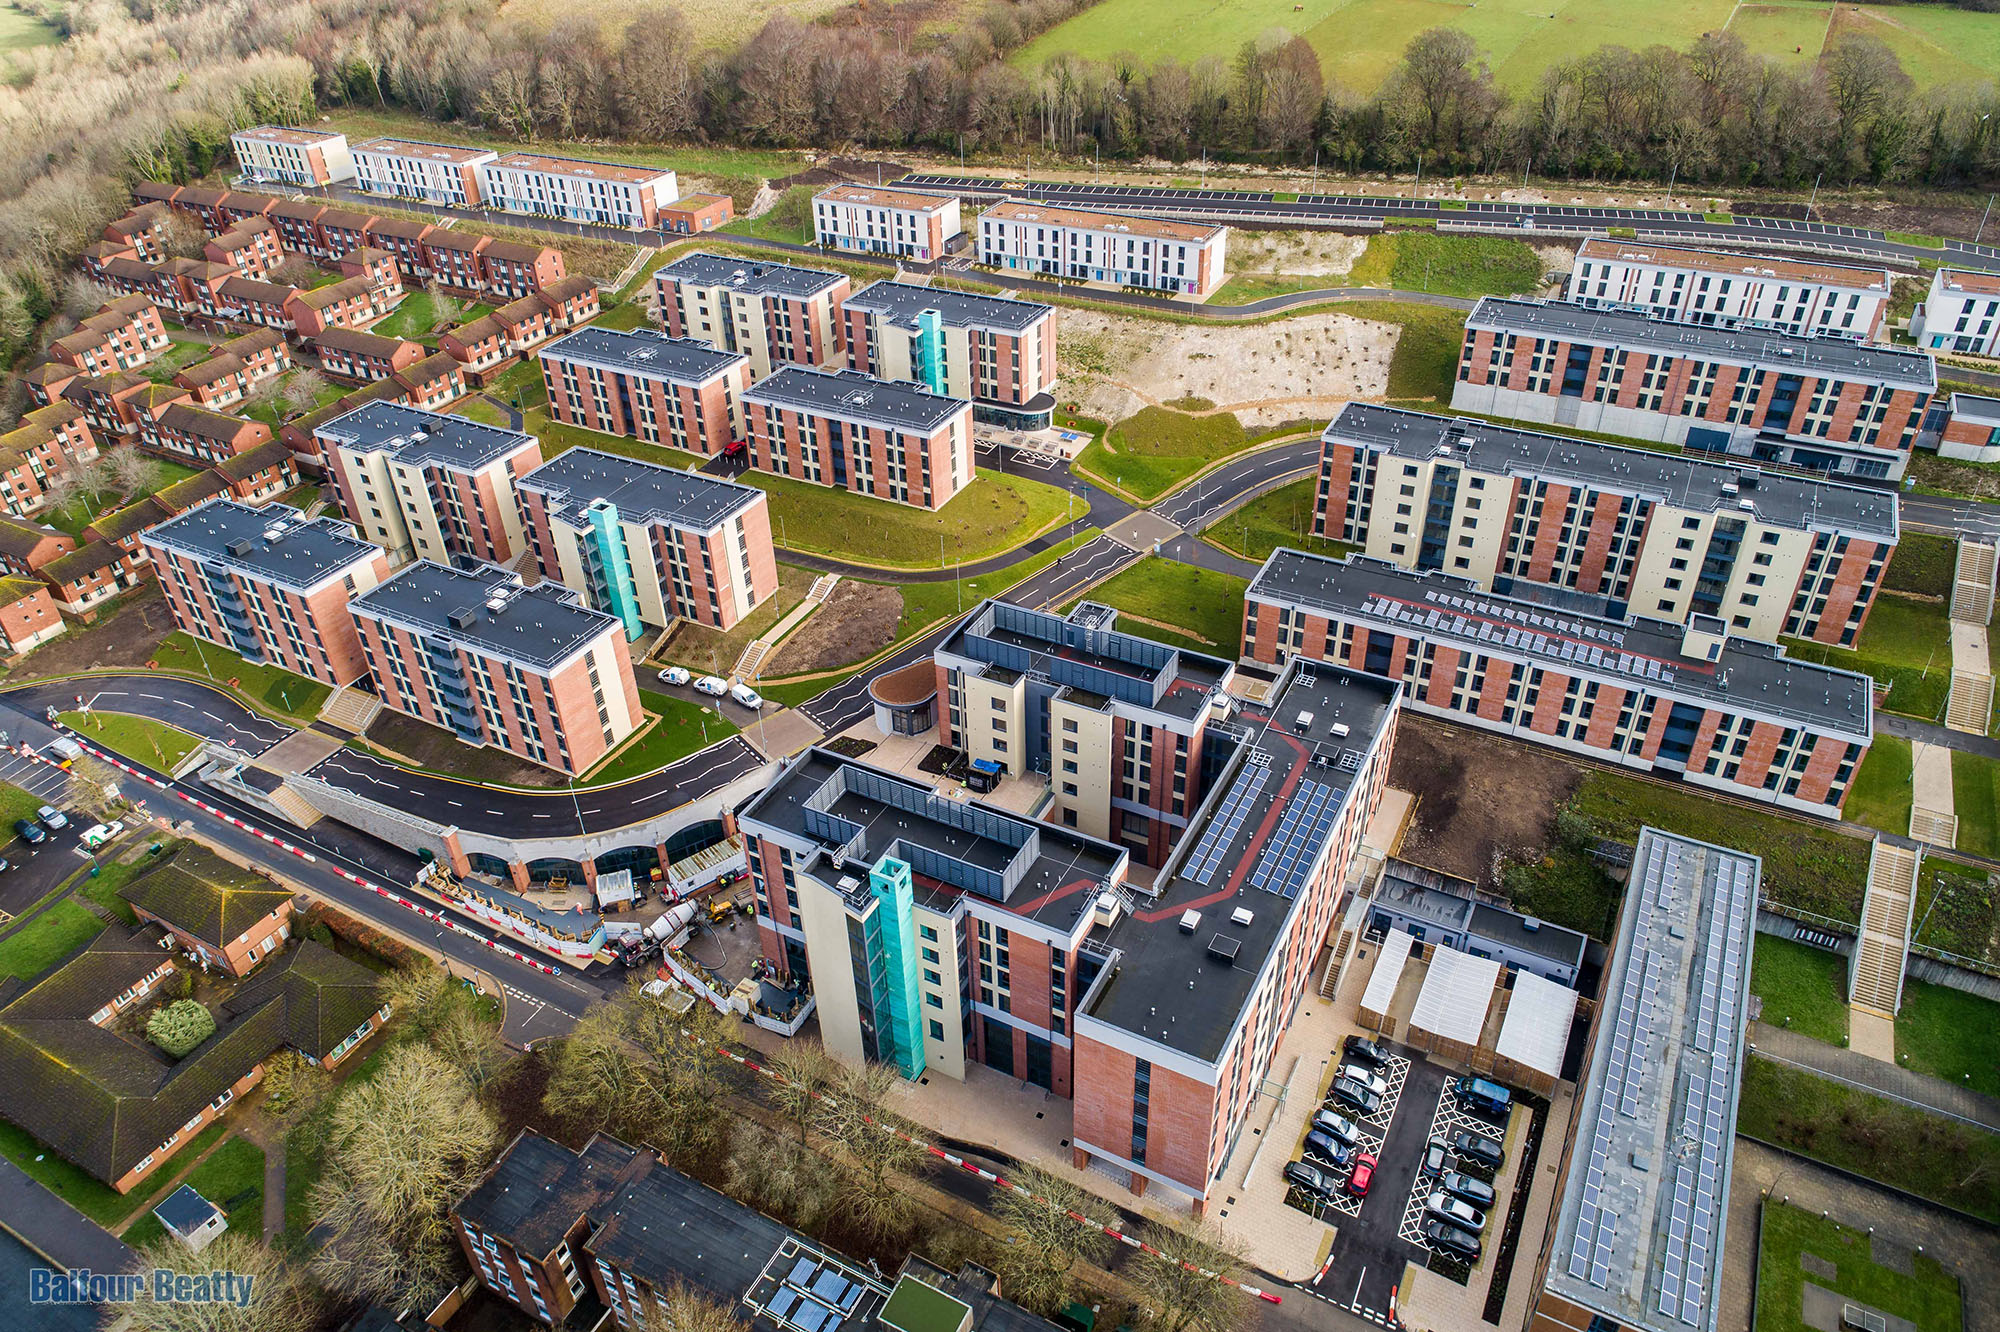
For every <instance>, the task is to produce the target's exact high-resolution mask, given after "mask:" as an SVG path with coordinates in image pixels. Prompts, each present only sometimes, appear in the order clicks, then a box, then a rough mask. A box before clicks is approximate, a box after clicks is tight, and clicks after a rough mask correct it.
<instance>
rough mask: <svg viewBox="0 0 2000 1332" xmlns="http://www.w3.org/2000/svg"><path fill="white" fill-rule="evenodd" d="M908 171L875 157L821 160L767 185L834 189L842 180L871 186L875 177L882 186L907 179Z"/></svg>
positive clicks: (897, 163) (780, 188)
mask: <svg viewBox="0 0 2000 1332" xmlns="http://www.w3.org/2000/svg"><path fill="white" fill-rule="evenodd" d="M909 173H910V168H908V167H906V166H904V165H903V164H902V163H901V162H893V161H890V160H889V159H887V158H878V157H822V158H821V159H820V160H819V161H817V162H815V163H814V164H813V165H811V166H809V167H807V168H806V169H805V170H804V171H801V172H799V173H797V174H796V175H791V176H786V177H785V178H784V179H783V180H774V181H772V182H771V188H772V189H774V190H787V189H790V188H791V187H792V186H794V185H838V184H839V183H840V182H841V181H843V180H853V181H859V182H861V183H862V184H864V185H873V184H874V183H875V181H876V178H877V176H878V175H879V176H880V178H881V181H882V183H883V184H884V185H887V184H889V183H890V182H892V181H894V180H896V179H898V178H899V177H902V176H907V175H908V174H909Z"/></svg>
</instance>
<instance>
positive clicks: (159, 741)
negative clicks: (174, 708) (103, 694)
mask: <svg viewBox="0 0 2000 1332" xmlns="http://www.w3.org/2000/svg"><path fill="white" fill-rule="evenodd" d="M62 722H63V725H65V726H67V727H69V728H70V729H71V730H73V731H75V732H76V733H77V734H78V735H81V736H82V737H83V738H84V739H86V740H88V741H90V742H91V743H92V744H94V745H102V746H103V747H104V748H106V749H108V750H110V751H111V752H112V753H114V754H123V755H124V756H125V757H126V758H128V759H131V760H132V761H133V762H134V763H143V764H145V765H146V766H147V767H149V768H157V769H158V770H160V771H161V772H171V771H172V770H173V769H174V768H176V767H178V766H179V765H180V762H181V760H182V759H184V758H186V757H187V756H188V755H189V754H192V753H194V751H195V750H197V749H199V748H201V741H200V740H198V739H196V738H195V737H194V736H191V735H189V734H188V733H187V732H186V731H183V730H181V729H180V728H179V727H177V726H169V725H167V724H166V723H165V722H157V721H154V720H153V719H152V718H151V717H128V716H125V715H123V714H122V713H116V712H93V713H91V714H90V715H89V716H87V717H86V716H85V715H84V714H83V713H80V712H65V713H64V714H63V715H62Z"/></svg>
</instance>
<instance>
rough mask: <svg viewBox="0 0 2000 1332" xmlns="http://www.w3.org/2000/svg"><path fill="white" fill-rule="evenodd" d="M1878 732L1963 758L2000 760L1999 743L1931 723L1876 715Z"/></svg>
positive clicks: (1982, 736) (1889, 714)
mask: <svg viewBox="0 0 2000 1332" xmlns="http://www.w3.org/2000/svg"><path fill="white" fill-rule="evenodd" d="M1875 730H1876V732H1877V733H1878V734H1881V735H1899V736H1901V737H1903V739H1905V740H1910V741H1916V740H1921V741H1923V742H1924V743H1926V744H1932V745H1943V746H1944V747H1945V748H1946V749H1955V750H1957V751H1958V752H1959V753H1961V754H1982V755H1984V756H1985V757H1987V758H1990V759H2000V740H1995V739H1994V738H1993V737H1992V736H1990V735H1971V734H1968V733H1967V732H1964V731H1949V730H1946V729H1945V728H1944V727H1942V726H1938V725H1935V724H1933V723H1931V722H1924V721H1917V720H1916V719H1915V718H1913V717H1901V716H1898V715H1896V714H1895V713H1893V712H1877V713H1876V714H1875Z"/></svg>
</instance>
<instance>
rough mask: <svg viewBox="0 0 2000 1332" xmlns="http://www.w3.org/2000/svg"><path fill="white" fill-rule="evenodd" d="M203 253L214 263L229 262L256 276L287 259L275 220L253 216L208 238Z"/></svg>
mask: <svg viewBox="0 0 2000 1332" xmlns="http://www.w3.org/2000/svg"><path fill="white" fill-rule="evenodd" d="M201 255H202V258H204V259H206V260H207V261H208V262H209V263H211V264H227V265H228V266H229V267H231V268H233V269H235V270H236V271H237V272H239V273H241V274H242V275H243V276H244V277H249V278H257V277H263V276H264V275H265V274H266V273H268V272H270V271H271V270H272V269H274V268H276V267H278V265H280V264H282V263H284V262H285V247H284V246H283V245H282V244H281V243H280V237H279V234H278V227H277V224H276V223H274V222H273V221H271V219H270V218H268V217H250V218H245V219H244V220H243V221H241V222H238V223H236V224H235V225H233V226H231V227H230V228H229V230H227V231H225V232H223V233H221V234H220V235H218V236H216V237H214V238H213V239H211V240H209V241H208V242H207V243H206V244H204V245H203V246H202V247H201Z"/></svg>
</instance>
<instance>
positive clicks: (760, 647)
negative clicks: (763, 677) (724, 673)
mask: <svg viewBox="0 0 2000 1332" xmlns="http://www.w3.org/2000/svg"><path fill="white" fill-rule="evenodd" d="M770 655H771V644H769V643H767V642H765V641H764V640H763V639H761V638H759V639H757V640H755V641H754V642H752V643H751V644H750V645H749V646H748V647H746V648H744V649H743V655H742V656H740V657H738V658H737V659H736V665H735V666H734V667H732V668H731V669H730V672H729V674H730V676H731V677H732V678H734V679H737V680H744V681H749V680H754V679H756V678H757V671H758V668H759V667H761V666H763V664H764V658H766V657H768V656H770Z"/></svg>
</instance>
